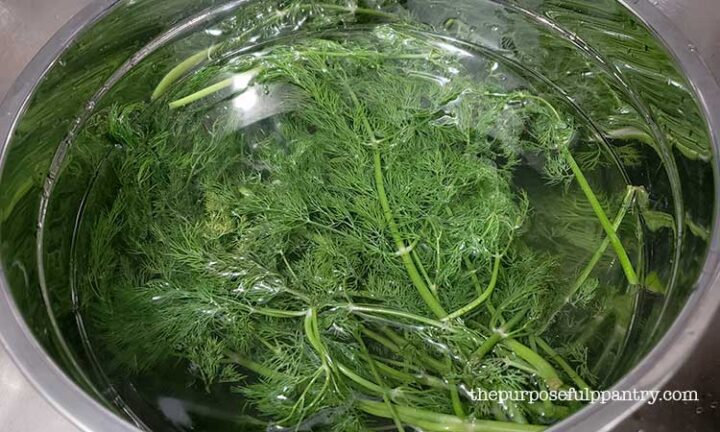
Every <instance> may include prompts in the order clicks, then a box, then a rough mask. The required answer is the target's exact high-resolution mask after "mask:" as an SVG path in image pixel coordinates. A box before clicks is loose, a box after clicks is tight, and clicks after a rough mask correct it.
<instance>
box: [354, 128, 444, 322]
mask: <svg viewBox="0 0 720 432" xmlns="http://www.w3.org/2000/svg"><path fill="white" fill-rule="evenodd" d="M367 127H370V125H369V124H368V125H367ZM369 133H372V129H370V130H369ZM373 140H374V138H373ZM373 165H374V167H375V186H376V188H377V193H378V198H379V199H380V205H381V206H382V209H383V215H384V216H385V221H386V222H387V224H388V227H389V228H390V234H391V235H392V237H393V239H394V241H395V247H396V248H397V250H398V253H399V254H400V259H401V260H402V262H403V264H404V265H405V270H406V271H407V273H408V276H410V280H411V281H412V283H413V285H415V288H417V290H418V292H419V293H420V296H421V297H422V299H423V300H424V301H425V303H426V304H427V305H428V307H429V308H430V310H431V311H432V312H433V313H434V314H435V315H436V316H437V317H438V318H443V317H445V316H446V315H447V312H445V310H444V309H443V307H442V306H441V305H440V303H439V302H438V301H437V299H436V298H435V296H434V295H433V293H432V291H430V289H429V288H428V287H427V285H426V284H425V282H424V281H423V279H422V276H420V273H419V272H418V270H417V267H415V263H413V260H412V257H411V256H410V254H409V253H408V251H407V248H408V246H407V244H406V243H405V240H403V238H402V236H401V235H400V229H399V228H398V226H397V223H396V222H395V217H394V216H393V211H392V209H391V207H390V200H389V199H388V197H387V192H386V191H385V180H384V179H383V172H382V156H381V155H380V149H378V148H377V146H375V149H374V150H373Z"/></svg>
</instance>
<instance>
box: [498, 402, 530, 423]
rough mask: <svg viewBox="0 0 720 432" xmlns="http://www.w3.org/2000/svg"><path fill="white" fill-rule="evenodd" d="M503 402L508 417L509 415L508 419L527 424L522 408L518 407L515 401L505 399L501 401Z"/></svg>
mask: <svg viewBox="0 0 720 432" xmlns="http://www.w3.org/2000/svg"><path fill="white" fill-rule="evenodd" d="M503 403H504V404H505V407H506V408H507V412H508V417H510V420H512V421H513V422H515V423H519V424H528V420H527V418H525V414H523V412H522V410H521V409H520V407H519V406H518V404H517V403H515V401H512V400H506V401H503Z"/></svg>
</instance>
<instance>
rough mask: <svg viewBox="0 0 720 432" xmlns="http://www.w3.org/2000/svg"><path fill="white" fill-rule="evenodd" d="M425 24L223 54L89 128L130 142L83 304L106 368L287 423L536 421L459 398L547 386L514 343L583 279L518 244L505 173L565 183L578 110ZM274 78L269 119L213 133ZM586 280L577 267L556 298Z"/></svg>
mask: <svg viewBox="0 0 720 432" xmlns="http://www.w3.org/2000/svg"><path fill="white" fill-rule="evenodd" d="M341 12H342V13H343V14H345V13H347V11H346V10H344V9H342V8H341ZM385 18H386V17H383V20H385ZM331 21H333V20H331ZM333 22H334V21H333ZM417 30H422V28H412V27H411V26H410V25H409V24H402V25H400V24H393V25H390V24H382V25H377V26H375V27H373V28H372V31H368V32H364V33H362V34H352V35H351V36H348V37H344V38H336V37H333V36H332V35H326V36H322V35H313V36H309V35H308V36H307V37H304V38H302V39H300V40H298V41H295V42H294V43H292V44H276V45H272V46H267V47H264V48H263V50H262V51H260V52H252V53H244V54H238V55H234V56H231V57H228V58H227V59H226V61H223V62H217V63H213V64H212V65H209V66H207V67H204V68H201V69H200V70H198V71H196V72H194V73H193V74H191V75H190V76H188V77H185V78H183V79H180V80H179V81H178V82H177V84H176V85H174V86H173V87H172V88H168V89H164V90H163V92H165V91H167V94H166V95H165V96H158V97H159V99H158V100H157V101H156V102H153V103H150V104H134V105H128V106H124V107H114V108H113V109H111V110H109V111H108V112H106V113H105V114H104V117H102V118H100V119H99V120H98V121H96V122H95V123H94V125H95V126H94V128H93V131H92V133H96V134H98V135H101V136H103V137H104V139H107V140H110V141H111V142H113V143H114V144H116V145H118V146H120V147H121V149H120V150H118V151H117V152H116V154H115V155H114V156H113V157H112V160H111V164H112V168H113V170H114V172H115V177H116V179H117V182H118V185H119V187H118V192H117V197H116V198H115V200H114V201H113V204H112V206H111V207H110V208H109V209H108V210H107V211H106V212H105V214H103V215H102V216H101V217H99V218H98V220H97V222H96V223H95V225H94V226H93V227H92V228H91V229H92V238H93V239H94V240H93V241H94V243H93V244H92V247H91V254H90V260H89V262H88V273H87V275H86V279H85V280H86V282H87V286H88V287H89V289H88V292H87V293H86V295H89V296H93V299H92V301H89V302H88V306H87V308H88V310H87V313H88V314H89V315H90V316H91V317H92V321H93V328H94V330H95V331H96V333H97V337H98V338H99V339H100V340H101V342H102V346H103V347H104V349H105V350H106V351H108V352H109V353H110V355H111V357H112V358H113V361H114V364H115V366H116V367H117V368H118V369H126V370H128V371H129V372H131V373H134V372H140V371H147V370H152V369H153V368H157V367H160V366H161V365H162V364H163V362H166V361H168V360H169V359H174V360H176V361H180V362H184V363H187V364H188V365H189V366H190V367H189V370H190V371H191V373H192V374H193V375H194V376H196V377H197V378H199V379H200V380H201V381H202V382H204V384H205V385H206V386H208V387H209V386H210V385H211V384H213V383H216V382H231V383H233V384H234V386H235V388H236V390H237V391H238V392H240V393H242V394H243V395H244V396H245V398H246V399H247V400H248V402H249V403H250V404H251V405H252V410H253V411H254V412H256V413H258V414H259V416H260V417H262V418H265V419H267V420H269V421H271V422H273V423H275V424H277V425H278V426H280V427H284V428H294V429H295V430H336V431H354V430H357V431H360V430H368V429H369V428H371V427H373V426H377V425H386V424H388V423H387V421H386V420H382V419H389V420H392V421H393V422H394V424H395V425H396V427H398V425H403V424H404V425H408V426H411V427H415V428H421V429H424V430H431V431H432V430H468V431H470V430H500V429H502V430H507V431H530V430H538V428H537V427H536V426H530V425H524V424H520V423H518V424H513V423H506V422H505V421H504V417H505V416H504V414H503V415H501V414H498V411H497V409H496V408H497V407H495V406H484V405H478V404H475V403H474V402H472V401H470V400H468V396H467V392H466V390H467V389H472V388H474V387H478V386H479V387H483V388H489V389H522V388H538V387H542V386H545V385H549V386H551V387H554V386H558V385H561V384H562V383H560V382H559V378H558V377H557V376H558V375H557V373H555V372H554V371H553V370H552V369H553V367H552V366H551V365H550V364H549V363H547V362H546V361H544V360H543V359H542V358H540V357H539V355H540V354H538V353H534V354H533V351H532V349H531V348H529V347H526V346H524V345H522V343H521V342H519V341H524V340H526V339H527V340H531V338H530V337H531V336H539V335H540V334H542V333H543V332H544V331H545V330H546V328H547V326H548V324H549V323H551V322H552V321H553V319H554V318H555V316H556V314H557V307H558V305H560V307H562V306H564V305H565V304H566V303H567V302H568V301H567V299H566V298H565V296H566V290H562V289H559V288H558V287H565V286H572V284H573V282H574V278H575V276H576V275H575V274H574V272H572V271H567V269H566V270H563V271H560V267H561V266H562V264H563V262H564V260H566V259H567V256H566V255H564V254H561V253H559V252H552V251H551V252H548V251H546V248H541V247H537V246H534V245H533V244H532V242H530V241H528V239H527V238H526V237H527V236H526V235H525V232H524V230H527V228H528V226H531V219H532V203H531V202H530V200H529V198H528V195H527V194H526V193H525V191H524V190H523V189H521V188H519V187H518V186H517V184H516V183H515V177H516V176H517V175H518V167H521V166H524V165H526V164H527V163H528V160H529V159H532V160H533V161H535V163H536V164H539V166H540V168H541V169H540V171H541V172H542V178H544V180H545V181H546V182H548V183H549V186H547V187H549V188H555V189H556V190H558V193H562V192H561V190H562V188H569V183H570V181H571V180H572V179H573V173H574V170H572V169H571V168H572V167H571V165H570V160H571V157H570V158H569V157H568V155H569V151H570V150H569V148H570V144H571V141H572V139H573V136H574V129H573V126H572V122H571V121H570V119H569V117H567V116H566V115H564V114H562V113H561V112H560V111H559V110H558V108H556V107H554V106H553V105H552V104H550V103H549V102H548V101H546V100H545V99H542V98H541V97H539V96H536V95H533V94H531V93H530V92H528V91H508V90H507V89H505V88H503V87H502V86H501V85H500V84H499V83H496V82H493V81H492V80H478V79H476V78H475V77H473V76H472V75H471V74H470V72H469V70H468V69H467V67H466V64H465V63H464V62H463V60H462V56H459V55H457V54H456V53H454V52H453V51H452V50H446V49H444V48H443V45H442V43H441V41H440V40H437V39H435V38H433V37H431V36H428V35H424V36H421V35H420V34H419V33H417ZM218 49H219V48H218ZM249 71H251V75H252V79H251V82H248V83H245V84H244V85H237V83H236V82H235V81H236V80H235V78H237V77H238V76H248V75H243V74H248V73H249ZM228 77H229V78H228ZM218 84H221V85H218ZM208 89H210V90H208ZM257 89H264V91H262V92H260V93H257V92H255V90H257ZM271 89H278V91H279V92H280V93H281V95H284V96H283V97H282V98H281V109H279V110H278V113H277V114H276V115H273V116H268V117H267V118H264V119H261V120H259V121H258V122H254V123H252V124H246V125H245V127H243V128H241V129H239V130H237V129H234V128H232V127H228V125H232V124H233V117H234V116H237V115H239V114H238V110H244V109H247V106H248V105H251V104H250V103H249V102H248V100H247V99H243V98H244V97H245V98H247V95H255V96H254V97H255V98H256V99H257V100H259V101H260V102H263V99H262V98H263V95H264V96H265V97H268V98H269V97H270V96H269V95H270V94H272V93H273V90H271ZM252 92H255V93H252ZM188 96H191V97H190V98H189V99H188ZM183 98H185V99H184V100H185V102H183V103H182V104H175V103H173V101H178V100H183ZM258 98H259V99H258ZM251 100H252V99H251ZM257 100H256V102H257ZM238 101H240V102H243V104H244V105H243V104H237V102H238ZM168 103H169V104H170V105H168ZM180 106H183V109H180V110H177V109H175V108H178V107H180ZM218 106H225V107H226V108H227V107H229V108H230V109H222V110H218V109H217V107H218ZM251 108H252V107H251ZM218 112H219V114H218ZM575 176H577V174H576V173H575ZM585 194H586V195H587V192H585ZM578 197H580V198H578V199H579V200H581V199H582V196H581V195H578ZM593 197H594V195H593ZM599 205H600V204H598V206H599ZM577 206H578V207H581V208H582V209H581V210H580V211H575V210H569V212H570V213H572V214H568V215H563V214H562V212H561V211H560V209H558V214H559V216H560V217H566V218H567V219H572V217H576V218H582V221H581V224H584V225H585V227H586V228H587V226H592V228H593V229H594V230H596V232H595V236H594V237H593V238H589V239H588V238H586V239H585V243H584V244H583V245H582V248H584V249H583V250H589V251H592V250H593V249H594V247H597V245H598V243H599V240H601V238H600V237H601V231H600V230H599V229H598V224H597V219H596V218H595V213H597V211H598V210H597V206H588V205H585V204H581V203H580V201H578V203H577ZM588 208H589V209H590V211H589V212H585V210H587V209H588ZM586 213H587V214H586ZM581 235H585V232H581ZM593 240H594V241H595V242H594V243H593ZM558 241H564V239H558ZM568 243H570V244H571V245H572V246H573V247H574V246H576V244H575V243H573V242H572V240H569V241H568ZM593 246H594V247H593ZM621 247H622V246H621ZM573 268H577V267H573ZM597 293H598V281H597V280H596V279H590V280H588V281H586V282H585V283H583V284H582V286H581V288H580V289H579V290H578V292H577V293H575V294H574V296H573V298H572V299H571V300H570V301H569V302H570V303H571V304H572V306H573V307H576V308H582V307H585V306H586V305H588V304H590V303H592V302H593V301H595V300H596V297H597ZM455 311H459V312H457V313H453V314H452V315H450V313H452V312H455ZM565 318H567V317H565ZM509 336H512V339H511V343H508V344H503V345H502V346H498V347H497V349H495V350H493V348H495V345H496V344H497V343H498V342H499V341H500V340H502V339H503V338H507V337H509ZM518 340H519V341H518ZM580 349H581V348H575V350H574V351H573V352H579V350H580ZM528 353H530V354H528ZM548 369H549V371H548ZM545 377H550V378H552V379H548V380H547V381H548V382H544V383H543V382H542V381H543V380H544V379H545ZM461 396H464V397H461ZM375 401H382V402H375ZM513 409H514V410H515V414H514V415H515V418H516V419H521V418H525V417H527V418H528V419H530V420H531V421H536V422H545V421H547V420H548V419H547V418H545V417H542V416H539V415H538V414H537V413H536V411H534V410H533V409H532V407H529V406H526V405H524V404H518V406H517V407H514V408H513ZM566 411H567V409H566ZM465 412H470V413H471V414H472V415H475V416H477V417H480V418H490V417H493V416H496V418H497V420H498V421H499V420H503V423H499V422H496V421H490V420H488V421H486V422H485V423H482V424H479V423H478V424H477V425H476V424H474V423H472V422H470V421H465V420H464V418H463V417H464V413H465ZM556 412H557V413H561V412H563V410H562V409H558V410H556ZM434 415H437V417H433V416H434ZM561 417H562V415H560V414H557V415H556V416H555V417H554V418H555V419H558V418H561ZM448 427H449V428H451V429H447V428H448ZM481 427H482V428H483V429H478V428H481ZM398 428H402V426H399V427H398Z"/></svg>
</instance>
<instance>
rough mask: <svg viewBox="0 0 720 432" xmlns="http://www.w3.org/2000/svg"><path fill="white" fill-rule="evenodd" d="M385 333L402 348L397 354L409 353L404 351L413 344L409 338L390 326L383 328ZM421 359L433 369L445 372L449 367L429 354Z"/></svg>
mask: <svg viewBox="0 0 720 432" xmlns="http://www.w3.org/2000/svg"><path fill="white" fill-rule="evenodd" d="M383 333H385V335H387V336H388V337H389V338H390V339H391V340H392V341H393V342H394V343H395V345H397V346H398V347H399V348H400V350H399V351H398V352H397V353H396V354H400V355H407V353H406V352H404V351H405V347H408V346H412V344H411V343H410V342H408V341H407V339H405V338H404V337H402V336H400V335H399V334H397V333H395V332H394V331H393V330H392V329H390V328H388V327H385V328H383ZM419 360H420V362H421V363H424V364H425V366H426V367H428V368H430V369H433V370H434V371H436V372H440V373H444V372H445V371H446V369H447V367H446V366H445V364H444V363H443V362H441V361H440V360H437V359H436V358H434V357H431V356H429V355H428V356H425V357H422V358H420V359H419Z"/></svg>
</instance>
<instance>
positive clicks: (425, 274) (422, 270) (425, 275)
mask: <svg viewBox="0 0 720 432" xmlns="http://www.w3.org/2000/svg"><path fill="white" fill-rule="evenodd" d="M410 253H411V254H412V257H413V260H414V261H415V265H417V267H418V269H419V270H420V273H421V274H422V276H423V278H424V279H425V283H427V286H428V288H430V291H432V293H433V295H434V296H435V298H438V292H437V286H435V283H434V282H433V281H432V280H431V279H430V275H428V272H427V270H425V266H424V265H423V263H422V261H420V256H419V255H418V254H417V252H415V249H414V248H413V250H412V252H410Z"/></svg>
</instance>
